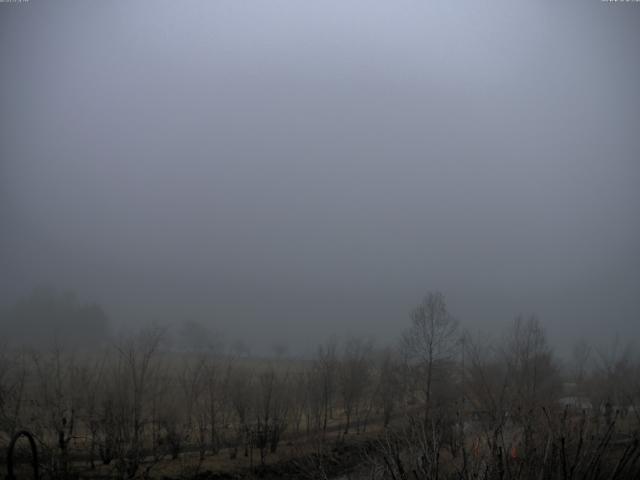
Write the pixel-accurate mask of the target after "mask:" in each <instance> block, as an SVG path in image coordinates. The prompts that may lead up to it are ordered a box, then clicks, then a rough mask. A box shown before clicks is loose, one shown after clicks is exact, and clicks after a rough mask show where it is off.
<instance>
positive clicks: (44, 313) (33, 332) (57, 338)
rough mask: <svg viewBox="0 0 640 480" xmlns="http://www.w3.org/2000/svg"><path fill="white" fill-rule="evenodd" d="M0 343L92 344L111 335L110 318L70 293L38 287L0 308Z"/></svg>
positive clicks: (29, 344)
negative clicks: (12, 303) (7, 305)
mask: <svg viewBox="0 0 640 480" xmlns="http://www.w3.org/2000/svg"><path fill="white" fill-rule="evenodd" d="M0 332H2V340H1V342H2V343H4V344H8V345H10V346H12V347H21V346H30V347H51V346H52V345H54V344H59V345H64V346H70V347H71V346H73V347H75V346H87V347H93V346H95V345H99V344H102V343H104V342H105V341H106V340H107V339H109V336H110V334H111V328H110V323H109V318H108V317H107V315H106V313H105V312H104V310H103V309H102V307H100V306H99V305H97V304H95V303H80V302H79V301H78V300H77V298H76V296H75V294H73V293H71V292H58V291H56V290H54V289H50V288H38V289H36V290H34V291H33V292H32V293H31V294H30V295H28V296H27V297H25V298H22V299H20V300H19V301H17V302H16V303H15V304H14V305H12V306H9V307H5V308H3V309H2V310H0Z"/></svg>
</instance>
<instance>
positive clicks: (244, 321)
mask: <svg viewBox="0 0 640 480" xmlns="http://www.w3.org/2000/svg"><path fill="white" fill-rule="evenodd" d="M639 59H640V3H638V4H610V3H603V2H600V1H599V0H582V1H562V2H558V1H532V2H514V1H486V2H481V1H475V0H474V1H465V0H460V1H455V2H449V1H438V2H432V1H426V0H423V1H404V0H393V1H391V0H389V1H378V0H366V1H365V0H362V1H356V0H353V1H350V0H329V1H321V2H318V1H315V2H312V1H299V0H298V1H293V0H291V1H279V0H256V1H239V0H230V1H207V2H205V1H201V2H196V1H175V0H174V1H153V2H151V1H142V0H130V1H109V2H98V1H91V0H85V1H56V2H45V1H42V0H31V1H30V2H28V3H24V4H0V62H1V63H0V65H1V69H2V70H1V71H2V75H1V78H2V84H1V86H2V88H1V90H0V115H1V117H0V121H1V129H0V153H1V157H0V162H1V163H0V234H1V239H0V248H1V250H0V300H1V301H2V302H4V303H9V302H12V301H14V300H15V299H16V298H17V297H19V296H21V295H24V294H26V293H27V292H29V291H30V290H31V289H32V288H33V287H34V286H36V285H42V284H48V285H54V286H56V287H58V288H61V289H73V290H75V291H76V292H77V293H78V294H79V296H80V297H81V298H83V299H88V300H96V301H98V302H100V303H101V304H103V305H104V306H105V307H106V308H107V310H108V312H109V313H110V315H111V317H112V318H113V320H114V321H115V322H116V323H119V324H124V323H134V322H146V321H149V320H152V319H156V320H160V321H162V322H165V321H172V320H175V321H182V320H185V319H195V320H201V321H204V322H206V323H208V324H209V325H211V326H212V327H213V328H216V329H218V330H220V331H223V332H225V333H226V337H227V338H228V339H233V338H238V337H245V338H246V339H247V341H248V342H249V343H251V344H253V345H268V344H270V343H272V342H273V341H275V340H277V339H285V340H286V341H288V343H290V344H297V345H300V346H301V347H300V348H306V347H307V346H309V345H312V344H315V343H316V342H318V341H320V340H322V339H323V338H325V337H326V336H327V335H328V334H329V333H331V332H335V333H338V334H345V333H349V332H350V333H357V334H360V333H367V334H372V335H374V336H376V337H377V338H378V340H380V341H385V340H387V339H390V338H395V336H396V335H397V334H398V333H399V331H400V330H401V329H402V328H404V327H405V326H406V325H407V324H408V312H409V311H410V309H411V307H412V306H413V305H415V304H416V303H417V302H418V301H419V300H420V297H421V296H422V295H423V294H424V293H425V291H427V290H431V289H437V290H441V291H442V292H443V293H444V294H445V295H446V296H447V299H448V301H449V304H450V308H451V310H452V312H453V313H454V315H456V316H457V317H459V318H460V319H461V320H462V321H463V322H464V323H465V324H466V325H468V326H470V327H471V328H472V329H478V328H485V327H486V328H493V327H495V326H496V325H501V324H503V323H505V322H507V321H509V320H510V319H511V318H513V316H514V315H516V314H517V313H519V312H523V313H530V312H537V313H538V315H539V316H540V317H541V319H542V320H543V321H544V322H545V324H546V325H547V327H548V328H549V330H550V334H551V336H552V337H553V338H554V339H555V341H556V342H557V343H558V344H563V343H564V344H568V342H570V341H571V338H572V336H573V335H578V336H585V337H586V338H588V339H591V340H593V339H599V338H601V337H602V336H601V334H600V332H604V333H610V334H611V335H613V334H614V333H615V332H618V333H620V334H621V335H623V336H625V337H626V338H633V336H634V335H635V336H636V337H638V338H640V189H639V188H638V184H639V181H640V91H639V88H640V60H639Z"/></svg>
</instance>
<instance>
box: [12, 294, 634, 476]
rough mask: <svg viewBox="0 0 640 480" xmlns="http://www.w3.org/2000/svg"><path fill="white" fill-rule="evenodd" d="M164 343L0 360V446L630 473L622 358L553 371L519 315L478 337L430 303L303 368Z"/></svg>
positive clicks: (154, 332)
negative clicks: (403, 323)
mask: <svg viewBox="0 0 640 480" xmlns="http://www.w3.org/2000/svg"><path fill="white" fill-rule="evenodd" d="M165 334H166V332H165V331H164V330H162V329H159V328H150V329H146V330H144V331H141V332H139V333H138V334H136V335H134V336H131V337H129V338H121V339H120V340H119V341H116V342H114V343H113V344H112V345H110V346H108V347H105V348H103V349H100V350H99V351H95V352H92V353H90V354H88V353H83V354H79V353H76V354H74V353H73V352H72V351H70V350H63V349H61V348H55V349H52V350H49V351H42V350H39V351H28V350H24V349H22V350H16V349H9V348H7V349H4V350H3V352H2V354H1V356H0V442H1V444H2V447H6V446H7V445H8V444H9V441H10V439H11V438H12V437H13V436H14V434H15V433H16V432H18V431H20V430H25V429H26V430H28V431H30V432H31V433H32V434H33V435H34V437H35V439H36V441H37V445H38V450H39V463H40V471H41V473H42V475H44V476H46V477H47V478H76V477H96V478H98V477H113V478H151V477H180V478H194V477H196V476H198V475H200V476H203V477H206V476H209V478H216V475H218V478H223V477H222V476H221V475H222V474H224V475H228V476H231V477H232V478H233V476H236V477H248V476H252V475H260V476H266V477H269V476H270V475H271V476H272V477H273V478H282V477H290V478H310V479H315V478H318V479H323V478H326V479H328V478H338V477H339V476H349V477H352V478H358V477H363V478H372V479H394V480H396V479H397V480H399V479H410V478H411V479H422V478H425V479H439V478H442V479H449V478H451V479H453V478H456V479H493V478H496V479H534V478H535V479H623V478H640V447H639V441H640V362H639V361H638V358H637V357H634V353H633V351H632V350H631V349H629V348H626V349H622V348H613V349H610V350H608V351H601V350H597V349H594V350H592V349H591V348H590V347H588V346H587V345H585V344H578V346H577V347H576V349H575V351H574V355H573V359H572V362H571V364H570V365H566V366H565V367H564V368H561V366H560V364H559V362H558V361H557V359H556V358H555V357H554V355H553V352H552V350H551V349H550V347H549V345H548V342H547V339H546V337H545V333H544V330H543V328H542V326H541V324H540V322H539V321H538V320H537V319H535V318H529V319H522V318H518V319H516V320H515V321H514V322H513V323H512V324H511V325H510V326H509V328H508V329H507V331H506V332H505V333H504V335H503V336H502V337H501V338H500V339H499V340H498V341H494V342H488V341H481V340H479V339H478V338H473V337H472V336H470V335H468V334H466V333H464V332H462V331H461V330H460V329H459V327H458V324H457V323H456V321H455V320H454V319H453V318H452V317H451V316H450V315H449V313H448V311H447V307H446V304H445V301H444V298H443V297H442V295H440V294H438V293H430V294H428V295H427V296H426V297H425V298H424V299H423V301H422V302H421V303H420V304H419V305H418V306H417V307H416V309H415V310H414V312H413V315H412V318H411V323H410V325H409V326H408V328H407V329H406V330H405V331H404V332H403V334H402V337H401V341H400V342H398V346H397V347H396V348H389V349H386V350H376V349H374V348H373V346H372V344H371V343H370V342H368V341H366V340H363V339H357V338H352V339H349V340H347V341H345V342H343V343H342V344H341V345H340V344H339V343H338V342H337V341H335V340H331V341H328V342H326V343H325V344H323V345H321V346H319V347H318V350H317V353H316V355H315V357H314V358H312V359H305V360H301V359H297V360H292V359H288V358H285V357H284V356H283V355H281V356H280V357H278V358H271V359H263V360H258V359H250V358H246V357H242V356H239V355H231V354H220V353H216V352H214V351H211V350H208V349H202V348H201V349H198V350H197V351H191V352H175V351H170V350H169V349H168V348H167V347H166V345H165V344H164V342H163V339H164V338H165ZM227 478H229V477H227Z"/></svg>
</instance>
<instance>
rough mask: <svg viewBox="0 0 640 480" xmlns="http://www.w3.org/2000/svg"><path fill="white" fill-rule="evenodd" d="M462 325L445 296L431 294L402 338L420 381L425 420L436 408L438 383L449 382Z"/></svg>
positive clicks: (417, 310)
mask: <svg viewBox="0 0 640 480" xmlns="http://www.w3.org/2000/svg"><path fill="white" fill-rule="evenodd" d="M457 332H458V323H457V321H456V320H454V319H453V317H451V315H450V314H449V311H448V310H447V304H446V301H445V298H444V296H443V295H442V294H441V293H439V292H431V293H428V294H427V295H426V296H425V297H424V298H423V300H422V302H420V304H419V305H418V306H417V307H416V308H415V309H414V311H413V313H412V315H411V327H410V328H409V329H408V330H407V331H405V332H404V335H403V337H402V339H403V347H404V350H405V352H406V356H407V359H408V361H409V363H410V366H411V369H412V370H413V371H414V373H415V375H416V376H417V378H418V385H419V387H418V388H419V389H420V390H421V392H422V395H423V397H424V419H425V422H426V421H427V420H428V418H429V414H430V410H431V408H432V406H433V401H434V398H433V396H434V395H433V394H434V391H433V387H434V383H436V382H440V383H443V382H444V383H446V380H447V375H446V373H447V371H449V370H450V367H451V362H452V361H453V360H454V355H455V352H456V345H457V340H458V335H457Z"/></svg>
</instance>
